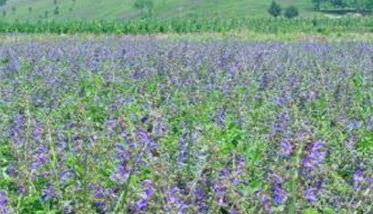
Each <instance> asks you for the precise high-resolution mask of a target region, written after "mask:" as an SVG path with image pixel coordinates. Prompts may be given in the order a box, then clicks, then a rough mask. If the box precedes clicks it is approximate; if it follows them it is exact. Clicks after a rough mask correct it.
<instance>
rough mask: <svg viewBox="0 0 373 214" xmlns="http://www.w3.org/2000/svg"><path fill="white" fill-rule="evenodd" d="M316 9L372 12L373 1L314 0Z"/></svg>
mask: <svg viewBox="0 0 373 214" xmlns="http://www.w3.org/2000/svg"><path fill="white" fill-rule="evenodd" d="M312 3H313V5H314V9H315V10H316V11H320V10H322V9H353V10H355V11H356V12H360V13H364V12H372V11H373V0H312Z"/></svg>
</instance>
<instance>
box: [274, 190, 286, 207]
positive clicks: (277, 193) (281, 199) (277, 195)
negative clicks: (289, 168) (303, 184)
mask: <svg viewBox="0 0 373 214" xmlns="http://www.w3.org/2000/svg"><path fill="white" fill-rule="evenodd" d="M273 199H274V201H275V202H276V204H278V205H280V204H284V203H285V202H286V201H287V199H288V193H287V192H286V191H285V190H284V189H283V188H282V186H281V185H276V186H275V187H274V189H273Z"/></svg>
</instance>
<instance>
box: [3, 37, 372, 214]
mask: <svg viewBox="0 0 373 214" xmlns="http://www.w3.org/2000/svg"><path fill="white" fill-rule="evenodd" d="M372 56H373V44H372V43H369V42H338V43H337V42H311V41H310V42H305V41H303V42H301V43H296V42H293V43H284V42H258V41H257V42H250V41H234V40H221V41H191V40H187V39H178V40H171V39H167V38H162V37H161V36H160V37H159V38H155V37H153V38H150V37H148V36H125V37H119V36H116V37H100V39H79V38H78V37H66V38H65V39H60V40H48V39H41V40H35V41H27V42H22V41H9V42H3V43H2V44H1V46H0V121H1V122H0V213H1V214H13V213H40V214H41V213H48V214H60V213H61V214H62V213H64V214H75V213H81V214H87V213H88V214H90V213H93V214H94V213H157V214H158V213H160V214H161V213H175V214H184V213H185V214H189V213H191V214H194V213H202V214H215V213H217V214H227V213H229V214H246V213H248V214H251V213H253V214H256V213H305V214H317V213H320V214H321V213H325V214H334V213H335V214H337V213H338V214H340V213H342V214H351V213H356V214H359V213H364V214H365V213H366V214H368V213H372V212H373V205H372V201H373V159H372V155H373V110H372V107H373V103H372V101H373V85H372V84H373V58H372Z"/></svg>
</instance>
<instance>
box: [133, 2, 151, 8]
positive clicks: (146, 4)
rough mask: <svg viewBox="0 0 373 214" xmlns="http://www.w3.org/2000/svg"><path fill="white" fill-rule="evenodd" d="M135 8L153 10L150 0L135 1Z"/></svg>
mask: <svg viewBox="0 0 373 214" xmlns="http://www.w3.org/2000/svg"><path fill="white" fill-rule="evenodd" d="M135 8H137V9H151V8H153V2H152V0H136V1H135Z"/></svg>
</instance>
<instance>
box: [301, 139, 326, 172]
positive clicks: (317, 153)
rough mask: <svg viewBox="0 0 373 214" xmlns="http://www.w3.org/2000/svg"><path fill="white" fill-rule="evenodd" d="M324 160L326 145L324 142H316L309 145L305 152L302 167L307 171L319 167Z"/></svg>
mask: <svg viewBox="0 0 373 214" xmlns="http://www.w3.org/2000/svg"><path fill="white" fill-rule="evenodd" d="M325 158H326V145H325V142H324V141H321V140H318V141H316V142H314V143H313V144H312V145H311V148H310V149H309V150H308V151H307V156H306V158H305V159H304V160H303V166H304V168H305V169H307V170H309V171H313V170H315V169H316V168H317V167H319V166H320V165H321V164H322V163H323V162H324V160H325Z"/></svg>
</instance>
